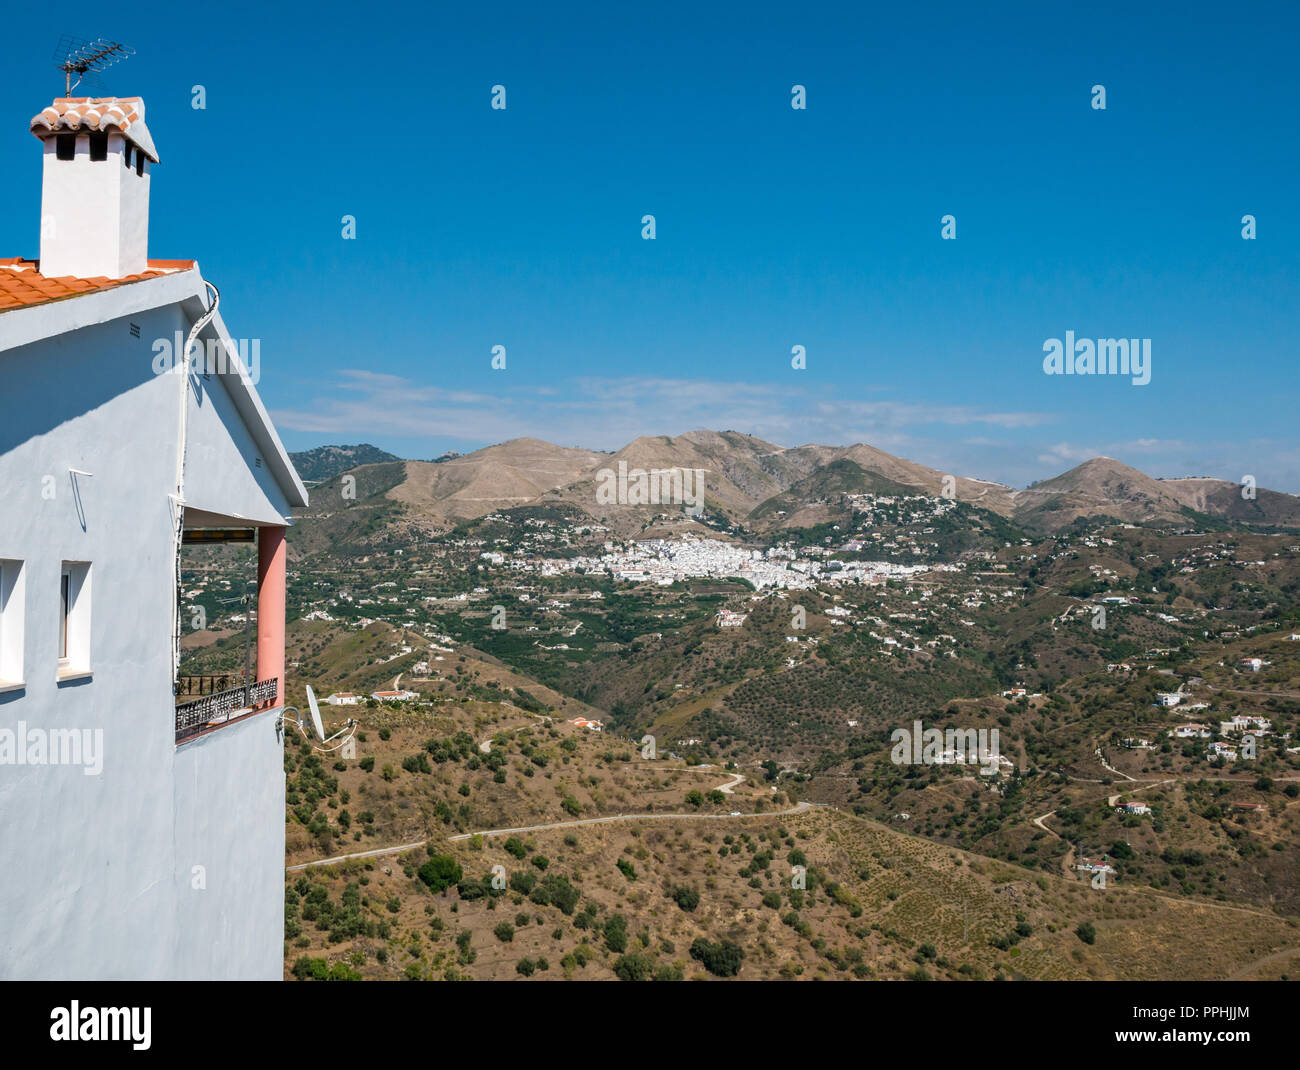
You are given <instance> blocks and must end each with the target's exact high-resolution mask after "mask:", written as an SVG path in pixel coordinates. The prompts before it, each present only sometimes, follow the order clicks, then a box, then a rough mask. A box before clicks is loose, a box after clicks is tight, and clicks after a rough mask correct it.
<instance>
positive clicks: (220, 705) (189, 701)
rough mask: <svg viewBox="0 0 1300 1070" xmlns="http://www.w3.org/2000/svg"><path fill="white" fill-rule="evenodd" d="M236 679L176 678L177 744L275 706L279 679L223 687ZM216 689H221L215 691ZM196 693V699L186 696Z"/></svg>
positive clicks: (218, 677)
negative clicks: (177, 679)
mask: <svg viewBox="0 0 1300 1070" xmlns="http://www.w3.org/2000/svg"><path fill="white" fill-rule="evenodd" d="M238 679H239V677H238V676H182V677H181V678H180V680H179V681H178V682H177V685H176V697H177V699H178V701H177V703H176V742H177V743H181V742H183V741H184V740H187V739H190V738H192V737H194V736H197V735H200V734H201V733H203V732H207V731H210V730H211V729H213V728H217V727H219V726H220V725H223V724H227V723H228V722H230V721H235V720H239V719H240V718H242V717H246V716H248V715H249V714H252V713H257V712H258V711H259V710H265V709H270V708H271V707H272V706H274V705H275V703H276V697H277V695H278V694H279V692H280V680H279V677H274V676H273V677H271V678H270V679H268V680H258V681H257V682H256V683H251V684H243V683H241V684H239V685H238V686H237V687H226V686H225V685H226V684H229V683H230V682H231V681H233V680H238ZM218 687H220V688H222V689H221V690H216V688H218ZM196 693H197V694H198V696H199V697H197V698H189V697H187V696H189V695H193V694H196ZM179 700H183V701H179Z"/></svg>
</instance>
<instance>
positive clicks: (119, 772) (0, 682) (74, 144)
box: [0, 98, 307, 979]
mask: <svg viewBox="0 0 1300 1070" xmlns="http://www.w3.org/2000/svg"><path fill="white" fill-rule="evenodd" d="M144 113H145V109H144V104H143V102H141V101H140V100H139V99H138V98H107V99H87V98H73V99H59V100H55V101H54V103H53V104H52V105H51V106H50V107H48V108H46V109H44V110H43V111H42V112H41V113H40V114H39V115H37V116H36V117H35V118H34V119H33V120H32V123H31V130H32V133H34V134H35V135H36V137H37V138H38V139H39V142H40V144H41V146H42V148H43V151H44V160H43V165H42V166H43V189H42V201H41V219H40V223H41V226H40V235H41V239H40V243H41V244H40V259H39V260H22V259H12V260H5V261H0V503H2V504H0V859H3V863H4V864H3V870H2V871H0V978H3V979H39V978H67V979H82V978H84V979H110V978H122V979H133V978H142V979H185V978H217V979H236V978H261V979H274V978H279V977H281V976H282V974H283V965H282V957H283V936H284V928H283V924H284V923H283V918H284V894H283V885H284V772H283V743H282V733H283V729H282V724H281V720H282V709H283V703H284V688H285V681H284V621H285V530H286V525H287V524H288V523H289V514H290V511H291V509H293V508H294V507H300V506H304V505H305V504H306V502H307V495H306V492H305V491H304V489H303V485H302V482H301V481H300V480H299V478H298V476H297V474H296V473H295V472H294V469H293V466H292V464H291V463H290V461H289V459H288V456H287V454H286V453H285V450H284V447H283V445H282V444H281V442H280V439H279V437H278V435H277V434H276V431H275V428H274V427H273V426H272V424H271V421H270V419H269V418H268V417H267V414H266V410H265V408H264V407H263V405H262V402H261V400H260V399H259V398H258V394H257V390H256V389H255V387H254V377H255V375H256V369H255V368H254V369H252V370H251V371H250V369H249V367H248V366H246V363H245V361H244V360H242V359H241V357H240V355H239V348H238V346H237V345H236V344H235V343H234V341H233V339H232V338H231V336H230V334H229V332H228V331H227V329H226V326H225V323H224V322H223V320H222V317H221V314H220V313H219V312H218V311H217V307H216V301H217V297H216V293H215V290H214V289H213V288H212V287H210V286H209V285H208V284H207V283H206V282H205V280H204V277H203V274H202V272H201V271H200V269H199V266H198V264H197V263H196V262H194V261H181V260H151V259H149V258H148V253H147V241H148V221H149V189H150V182H151V181H152V173H153V169H154V166H155V165H156V164H157V163H158V154H157V151H156V149H155V148H154V145H153V141H152V139H151V137H150V135H149V131H148V129H147V128H146V127H145V123H144ZM33 155H34V154H33ZM8 166H10V167H13V166H14V163H13V162H9V164H8ZM209 208H210V209H212V210H213V211H215V213H216V214H215V215H213V214H196V215H195V218H194V220H193V223H194V226H196V227H203V226H219V225H220V206H209ZM6 209H7V211H6V213H5V220H6V221H7V222H8V223H9V224H10V228H11V232H10V233H9V235H8V238H9V240H11V241H12V240H14V238H15V237H16V232H18V231H21V232H22V233H28V232H29V231H32V230H34V229H35V227H34V226H33V224H34V222H35V218H34V217H35V213H36V206H35V204H34V203H33V204H32V205H31V206H30V210H27V209H25V208H24V206H21V205H6ZM189 339H193V340H194V343H195V345H196V346H198V347H202V349H203V350H204V351H210V352H211V353H212V355H213V357H214V360H213V361H212V362H211V363H210V364H209V363H208V362H197V363H198V367H190V366H188V364H187V362H186V361H184V360H170V359H169V357H170V355H171V354H176V355H179V354H180V353H183V352H186V351H187V347H186V342H187V341H188V340H189ZM178 340H179V341H178ZM217 538H233V539H237V540H241V541H248V542H250V543H251V542H255V543H256V546H257V579H258V595H257V633H256V634H257V647H256V675H255V677H253V678H252V679H248V680H245V679H244V678H243V677H242V674H241V675H240V678H239V679H238V681H237V682H236V683H235V684H232V685H231V686H229V687H225V688H224V689H223V690H222V691H221V692H220V693H218V694H204V695H202V696H201V697H195V698H193V699H192V700H189V701H183V702H182V703H181V704H180V705H177V704H176V691H177V688H176V685H177V682H178V681H177V677H178V663H179V653H178V651H179V641H180V635H181V629H182V627H187V628H188V627H189V626H190V623H191V622H190V618H189V616H188V614H187V615H185V616H184V617H182V613H181V607H180V603H179V598H178V596H179V595H180V570H181V564H180V562H181V556H182V554H183V552H184V547H185V545H186V544H187V543H190V542H193V541H198V540H207V541H211V540H213V539H217ZM250 571H251V569H250ZM200 690H201V689H200Z"/></svg>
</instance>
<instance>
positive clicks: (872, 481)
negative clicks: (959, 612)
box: [293, 430, 1300, 533]
mask: <svg viewBox="0 0 1300 1070" xmlns="http://www.w3.org/2000/svg"><path fill="white" fill-rule="evenodd" d="M293 458H294V461H295V464H298V463H299V460H300V458H301V459H304V460H305V462H306V465H307V468H306V471H304V468H303V466H300V467H299V471H300V472H302V473H303V475H304V478H306V479H309V480H312V481H322V486H321V488H320V490H321V491H322V492H324V494H325V495H326V497H327V498H328V495H329V489H330V488H329V483H330V482H331V481H332V480H336V479H337V478H339V476H340V475H341V474H342V473H343V472H344V471H350V470H357V471H358V472H359V473H360V474H358V476H357V479H358V486H359V487H361V488H362V497H364V496H366V494H367V493H368V494H369V496H371V497H372V498H375V499H379V498H382V499H387V500H388V501H390V502H395V503H402V504H403V505H404V506H405V508H404V509H403V512H404V513H405V515H406V516H407V518H408V519H412V520H416V521H422V522H424V523H425V524H428V525H432V526H434V527H437V526H451V525H452V524H455V523H457V522H460V521H464V520H469V519H473V518H476V517H481V516H484V515H485V514H488V513H493V512H497V511H499V510H504V509H512V508H518V507H522V506H567V507H570V508H571V509H572V510H576V511H577V513H585V514H586V515H587V516H589V517H591V518H592V519H594V520H603V521H605V522H607V523H608V524H609V525H610V526H611V527H612V528H613V529H614V530H616V531H620V532H621V531H622V529H623V528H627V529H628V533H630V532H631V531H634V530H640V529H641V528H643V527H644V526H645V525H646V523H648V522H649V521H650V519H651V518H653V517H654V516H655V515H656V514H663V513H665V512H672V511H673V510H674V507H672V506H667V507H666V506H663V505H613V506H611V505H607V504H601V500H602V499H601V498H599V497H598V494H597V491H598V488H599V487H600V485H601V484H602V483H604V484H606V485H608V483H609V482H610V476H609V474H608V473H617V472H619V471H620V470H626V471H627V472H628V473H635V472H636V471H637V470H642V471H649V470H651V469H658V470H663V469H674V468H681V469H694V470H698V471H701V472H703V477H702V478H703V481H704V505H705V508H706V510H707V512H709V513H712V514H715V515H721V516H722V517H725V518H726V520H727V521H728V522H729V523H731V524H736V525H741V526H743V527H745V528H747V529H749V530H752V531H755V532H759V533H769V532H772V531H774V530H779V529H791V528H807V527H813V526H815V525H818V524H824V523H830V522H838V521H839V520H840V519H841V518H843V517H845V516H847V515H850V514H851V511H852V503H851V501H850V500H849V499H848V498H847V497H846V496H847V495H853V494H867V493H871V494H882V495H909V494H910V495H918V494H919V495H926V496H931V497H950V498H955V499H956V500H957V501H958V502H959V503H965V504H967V505H969V506H972V507H974V508H977V509H983V510H988V511H989V512H991V513H994V514H997V515H998V516H1000V517H1002V518H1003V519H1005V520H1008V521H1010V522H1012V523H1014V524H1016V525H1018V526H1019V527H1021V528H1023V529H1025V530H1026V531H1029V532H1050V531H1058V530H1061V529H1063V528H1067V527H1069V526H1071V525H1073V524H1075V523H1077V522H1084V523H1086V522H1088V521H1093V520H1111V521H1118V522H1124V523H1131V524H1161V525H1168V524H1179V525H1186V526H1191V527H1195V526H1205V525H1206V524H1207V523H1218V524H1224V525H1244V526H1250V527H1259V528H1283V529H1289V528H1298V529H1300V497H1298V496H1296V495H1292V494H1284V493H1280V492H1277V491H1271V490H1266V489H1263V488H1258V489H1254V488H1250V489H1249V490H1246V489H1244V488H1243V487H1242V486H1241V485H1240V484H1237V483H1230V482H1227V481H1225V480H1218V479H1208V478H1199V477H1198V478H1180V479H1155V478H1153V477H1151V476H1149V475H1146V474H1145V473H1143V472H1141V471H1139V470H1138V469H1136V468H1132V467H1130V466H1129V465H1126V464H1123V463H1122V462H1120V461H1118V460H1115V459H1114V458H1110V457H1095V458H1093V459H1091V460H1089V461H1085V462H1084V463H1082V464H1080V465H1078V466H1077V467H1075V468H1072V469H1070V470H1069V471H1067V472H1064V473H1062V474H1061V475H1059V476H1056V477H1054V478H1052V479H1049V480H1046V481H1044V482H1041V483H1037V484H1035V485H1033V486H1031V487H1028V488H1025V489H1015V488H1012V487H1008V486H1005V485H1004V484H1001V483H996V482H993V481H989V480H982V479H977V478H971V477H967V476H957V475H955V474H952V473H946V472H941V471H939V470H937V469H934V468H930V467H928V466H926V465H923V464H918V463H917V462H915V461H909V460H907V459H905V458H901V457H895V456H893V455H891V454H888V453H885V452H884V451H882V450H879V449H876V448H875V447H873V446H869V445H866V444H865V443H855V444H853V445H849V446H824V445H804V446H794V447H782V446H778V445H776V444H774V443H771V442H767V441H765V440H763V439H760V438H756V437H755V436H753V435H747V434H743V433H741V432H738V431H707V430H699V431H690V432H687V433H685V434H682V435H677V436H675V437H669V436H656V437H641V438H636V439H633V440H632V441H631V442H629V443H628V444H627V445H626V446H624V447H623V448H622V449H620V450H617V451H615V452H613V453H603V452H599V451H595V450H585V449H579V448H573V447H565V446H557V445H554V444H552V443H549V442H544V441H542V440H540V439H536V438H517V439H512V440H510V441H508V442H503V443H500V444H498V445H494V446H488V447H485V448H484V449H480V450H476V451H474V452H472V453H468V454H464V455H459V456H448V457H446V458H443V459H439V460H438V461H436V462H433V461H401V460H399V459H398V458H396V457H394V456H393V455H392V454H387V453H384V452H383V451H381V450H378V449H376V448H375V447H373V446H368V445H362V446H324V447H320V448H318V449H316V450H311V451H309V452H307V453H306V454H294V455H293ZM372 466H373V467H372ZM624 466H625V468H624ZM367 469H369V474H370V475H371V476H372V477H373V478H371V479H370V480H367V479H365V478H364V477H363V475H364V473H366V472H367ZM308 473H310V475H309V474H308ZM367 484H369V487H368V490H367ZM313 504H315V503H313ZM372 504H379V502H378V501H374V502H372ZM315 512H316V509H315V508H314V507H313V509H312V510H310V511H309V513H315Z"/></svg>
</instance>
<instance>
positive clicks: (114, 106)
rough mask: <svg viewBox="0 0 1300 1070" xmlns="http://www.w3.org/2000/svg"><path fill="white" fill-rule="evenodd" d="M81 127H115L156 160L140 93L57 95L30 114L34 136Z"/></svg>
mask: <svg viewBox="0 0 1300 1070" xmlns="http://www.w3.org/2000/svg"><path fill="white" fill-rule="evenodd" d="M81 130H86V131H90V130H118V131H120V132H121V133H122V134H123V136H125V137H126V138H128V139H129V140H130V141H131V142H132V143H133V144H135V145H136V146H137V147H138V148H140V149H141V150H142V151H143V152H144V154H145V155H146V156H148V157H149V159H151V160H153V162H154V163H157V162H158V152H157V150H156V149H155V148H154V145H153V138H152V137H151V136H150V134H149V128H148V127H147V126H145V125H144V101H142V100H141V99H140V98H139V97H58V98H56V99H55V101H54V103H53V104H51V105H50V106H49V107H48V108H45V109H43V110H42V111H41V113H40V114H39V115H35V116H33V117H32V133H33V134H35V135H36V136H37V137H44V136H45V135H46V134H50V133H56V132H63V131H81Z"/></svg>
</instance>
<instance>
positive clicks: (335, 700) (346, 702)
mask: <svg viewBox="0 0 1300 1070" xmlns="http://www.w3.org/2000/svg"><path fill="white" fill-rule="evenodd" d="M325 701H326V702H328V703H329V704H330V705H331V706H356V705H358V704H359V703H360V702H361V696H360V695H357V694H353V693H352V692H351V691H335V692H334V694H332V695H330V696H329V697H328V698H327V699H326V700H325Z"/></svg>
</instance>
